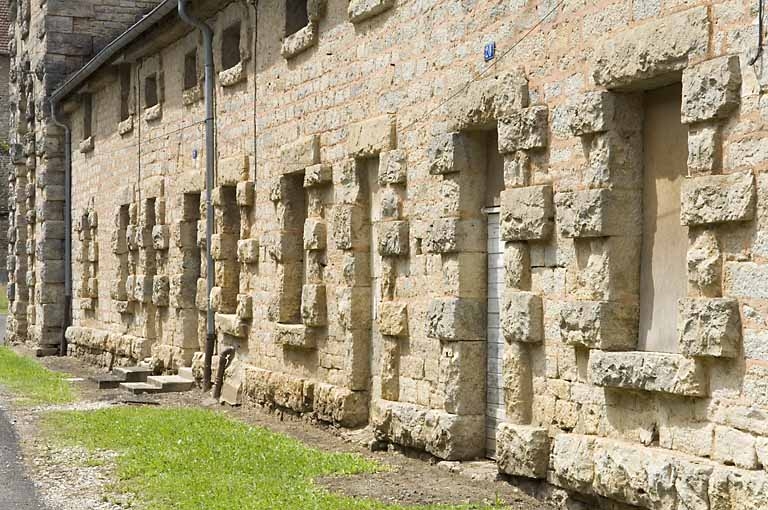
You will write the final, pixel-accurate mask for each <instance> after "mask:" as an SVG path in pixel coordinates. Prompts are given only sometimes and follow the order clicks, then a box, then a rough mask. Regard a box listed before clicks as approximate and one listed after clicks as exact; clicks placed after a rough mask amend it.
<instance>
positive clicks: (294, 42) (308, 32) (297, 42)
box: [280, 21, 317, 59]
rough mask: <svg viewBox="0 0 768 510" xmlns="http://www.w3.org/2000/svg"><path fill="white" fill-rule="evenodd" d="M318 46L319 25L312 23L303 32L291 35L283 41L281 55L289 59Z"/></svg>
mask: <svg viewBox="0 0 768 510" xmlns="http://www.w3.org/2000/svg"><path fill="white" fill-rule="evenodd" d="M315 44H317V24H316V23H313V22H312V21H310V22H309V23H308V24H307V26H305V27H304V28H302V29H301V30H299V31H297V32H295V33H293V34H291V35H289V36H288V37H286V38H285V39H284V40H283V46H282V47H281V48H280V54H281V55H282V56H283V58H286V59H289V58H291V57H294V56H296V55H298V54H299V53H301V52H302V51H304V50H307V49H309V48H311V47H312V46H314V45H315Z"/></svg>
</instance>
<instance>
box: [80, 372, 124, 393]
mask: <svg viewBox="0 0 768 510" xmlns="http://www.w3.org/2000/svg"><path fill="white" fill-rule="evenodd" d="M89 379H90V380H91V381H93V382H95V383H96V385H97V386H98V387H99V389H100V390H111V389H114V388H117V387H119V386H120V383H121V382H125V379H123V378H122V376H119V375H115V374H99V375H94V376H93V377H89Z"/></svg>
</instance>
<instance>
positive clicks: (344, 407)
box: [312, 383, 368, 427]
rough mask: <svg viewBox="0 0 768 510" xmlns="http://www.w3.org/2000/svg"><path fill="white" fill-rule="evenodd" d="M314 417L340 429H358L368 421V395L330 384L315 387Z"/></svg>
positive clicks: (319, 384)
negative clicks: (340, 427)
mask: <svg viewBox="0 0 768 510" xmlns="http://www.w3.org/2000/svg"><path fill="white" fill-rule="evenodd" d="M312 407H313V410H314V414H315V416H317V417H318V418H319V419H321V420H323V421H327V422H331V423H335V424H337V425H341V426H342V427H359V426H360V425H363V424H365V423H366V422H367V421H368V393H367V392H365V391H350V390H348V389H346V388H340V387H338V386H333V385H330V384H322V383H318V384H316V385H315V393H314V400H313V403H312Z"/></svg>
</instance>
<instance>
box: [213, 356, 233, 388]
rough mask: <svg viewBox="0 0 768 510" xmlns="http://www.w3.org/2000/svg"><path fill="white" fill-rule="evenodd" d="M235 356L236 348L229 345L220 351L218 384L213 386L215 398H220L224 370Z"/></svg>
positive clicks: (217, 373)
mask: <svg viewBox="0 0 768 510" xmlns="http://www.w3.org/2000/svg"><path fill="white" fill-rule="evenodd" d="M234 358H235V348H234V347H233V346H229V347H227V348H226V349H224V350H223V351H221V352H220V353H219V369H218V370H217V371H216V384H215V385H214V386H213V398H215V399H216V400H219V397H221V388H222V386H224V371H225V370H227V367H228V366H229V364H230V363H231V362H232V360H233V359H234Z"/></svg>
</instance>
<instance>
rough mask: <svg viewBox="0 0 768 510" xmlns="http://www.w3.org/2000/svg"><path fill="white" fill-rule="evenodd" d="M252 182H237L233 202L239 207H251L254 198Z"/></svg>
mask: <svg viewBox="0 0 768 510" xmlns="http://www.w3.org/2000/svg"><path fill="white" fill-rule="evenodd" d="M253 188H254V183H253V181H245V182H238V183H237V189H236V190H235V200H236V201H237V205H239V206H240V207H251V206H252V205H253V197H254V189H253Z"/></svg>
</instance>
